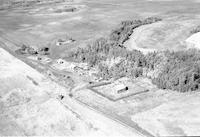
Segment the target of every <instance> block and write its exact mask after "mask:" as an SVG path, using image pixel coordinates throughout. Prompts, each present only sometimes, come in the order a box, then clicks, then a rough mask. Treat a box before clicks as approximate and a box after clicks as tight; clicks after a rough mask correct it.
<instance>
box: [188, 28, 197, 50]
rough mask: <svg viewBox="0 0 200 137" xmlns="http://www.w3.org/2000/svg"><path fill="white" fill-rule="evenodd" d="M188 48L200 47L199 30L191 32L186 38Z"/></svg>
mask: <svg viewBox="0 0 200 137" xmlns="http://www.w3.org/2000/svg"><path fill="white" fill-rule="evenodd" d="M186 43H187V44H188V48H198V49H200V32H198V33H195V34H193V35H192V36H190V37H189V38H188V39H186Z"/></svg>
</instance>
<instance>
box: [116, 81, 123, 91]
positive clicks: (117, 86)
mask: <svg viewBox="0 0 200 137" xmlns="http://www.w3.org/2000/svg"><path fill="white" fill-rule="evenodd" d="M125 88H126V86H125V85H124V84H122V83H121V84H117V85H115V86H114V89H115V90H116V91H119V90H123V89H125Z"/></svg>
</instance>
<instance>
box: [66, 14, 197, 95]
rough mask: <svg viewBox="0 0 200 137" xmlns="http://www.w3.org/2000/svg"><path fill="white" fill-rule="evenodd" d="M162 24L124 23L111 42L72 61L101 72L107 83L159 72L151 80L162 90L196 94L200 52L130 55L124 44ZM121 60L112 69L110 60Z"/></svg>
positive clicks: (81, 51) (152, 20) (89, 48)
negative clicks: (135, 33) (148, 27)
mask: <svg viewBox="0 0 200 137" xmlns="http://www.w3.org/2000/svg"><path fill="white" fill-rule="evenodd" d="M157 21H161V19H159V18H154V17H151V18H147V19H145V20H135V21H123V22H122V23H121V24H120V25H119V28H117V29H116V30H114V31H112V32H111V34H110V35H109V36H108V37H107V38H99V39H97V40H96V41H95V42H94V43H93V44H91V45H88V46H87V47H86V48H78V49H77V50H76V51H73V52H71V53H70V54H69V55H68V58H71V59H73V60H75V61H78V62H86V63H88V64H89V65H90V66H91V67H97V68H98V69H99V74H98V75H99V76H100V77H102V78H104V79H110V78H120V77H123V76H126V77H130V78H137V77H145V76H147V73H150V72H152V71H157V70H159V71H157V76H156V77H151V76H150V77H149V78H151V79H152V81H153V83H154V84H156V85H157V86H158V87H159V88H161V89H170V90H176V91H180V92H187V91H196V90H198V89H199V88H200V51H198V50H196V49H195V50H194V49H191V50H187V51H178V52H170V51H162V52H152V53H149V54H147V55H144V54H142V53H141V52H140V51H138V50H133V51H128V50H126V48H124V46H123V43H124V42H125V41H126V40H127V39H129V36H130V35H131V34H132V33H133V31H134V29H135V28H137V27H139V26H141V25H146V24H151V23H155V22H157ZM116 58H121V60H120V61H119V62H118V63H115V64H113V65H112V66H111V67H109V66H108V65H105V63H103V62H105V61H106V60H109V59H116Z"/></svg>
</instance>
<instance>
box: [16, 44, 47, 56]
mask: <svg viewBox="0 0 200 137" xmlns="http://www.w3.org/2000/svg"><path fill="white" fill-rule="evenodd" d="M15 53H17V54H19V55H38V54H39V55H49V54H50V50H49V48H48V47H42V48H40V49H34V48H32V47H30V46H27V45H24V44H23V45H22V46H21V47H20V48H19V49H17V50H16V51H15Z"/></svg>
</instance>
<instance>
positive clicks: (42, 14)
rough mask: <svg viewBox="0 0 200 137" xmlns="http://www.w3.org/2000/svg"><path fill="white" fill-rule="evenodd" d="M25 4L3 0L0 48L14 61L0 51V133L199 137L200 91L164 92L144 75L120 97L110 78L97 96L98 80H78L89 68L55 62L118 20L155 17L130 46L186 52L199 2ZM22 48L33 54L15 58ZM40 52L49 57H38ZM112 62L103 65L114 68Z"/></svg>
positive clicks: (43, 1)
mask: <svg viewBox="0 0 200 137" xmlns="http://www.w3.org/2000/svg"><path fill="white" fill-rule="evenodd" d="M12 1H15V2H14V3H12ZM28 1H29V2H27V1H26V2H25V1H23V2H22V1H21V0H9V1H7V0H1V1H0V20H1V21H0V47H3V48H4V49H6V50H7V51H9V52H10V53H12V54H13V55H14V56H16V57H14V56H12V55H10V54H9V53H8V52H7V51H5V50H4V49H2V48H0V72H1V75H0V135H1V136H6V135H9V136H10V135H19V136H20V135H24V136H30V135H32V136H34V135H38V136H41V135H44V136H58V135H63V136H80V135H81V136H83V135H85V136H142V135H143V136H176V135H177V136H187V135H188V136H191V135H196V136H198V135H200V130H199V127H200V121H199V119H200V113H199V112H200V109H199V107H198V106H199V104H200V99H199V96H200V94H199V93H198V92H196V93H193V92H191V93H182V94H181V93H178V92H175V91H169V90H161V89H158V88H157V87H156V86H155V85H153V84H152V82H151V81H150V79H148V78H143V77H141V78H137V79H135V80H133V81H131V82H130V83H128V82H127V83H125V85H126V86H128V87H129V90H128V91H127V92H125V93H122V94H116V91H117V90H116V89H115V88H113V87H114V86H115V84H113V83H114V82H113V81H112V82H110V84H107V85H104V86H102V87H101V86H100V87H96V88H94V89H95V90H97V91H98V93H97V92H94V91H92V90H91V88H89V85H90V84H91V83H93V82H94V81H95V80H96V79H95V80H94V81H92V80H91V79H92V78H91V79H90V78H89V76H88V73H89V72H90V70H88V73H87V74H85V76H81V74H82V72H86V71H84V70H83V71H79V70H77V71H74V68H76V67H77V66H78V68H79V65H80V64H81V63H77V62H76V63H75V62H74V63H72V64H73V65H72V64H70V63H69V62H70V61H71V60H67V61H66V63H59V62H58V61H59V60H58V59H63V58H64V59H65V57H66V56H67V55H68V53H69V52H70V51H72V50H75V49H77V47H83V48H84V46H86V45H88V44H89V43H92V42H94V41H95V39H97V38H99V37H106V36H107V35H108V34H110V32H111V31H112V30H113V29H115V28H116V26H117V25H119V24H120V22H121V21H124V20H136V19H145V18H147V17H151V16H154V17H159V18H161V19H162V21H159V22H156V23H152V24H148V25H141V26H140V27H138V28H136V29H134V31H133V33H132V35H131V36H130V38H129V39H128V41H126V42H125V44H124V46H125V47H126V49H128V50H134V49H137V50H140V51H142V52H143V53H144V54H146V53H149V52H151V51H162V50H175V51H178V50H184V49H187V47H188V45H187V43H186V42H185V40H186V39H187V38H188V37H190V35H191V34H190V31H191V30H192V29H193V28H194V27H196V26H198V25H200V22H199V19H200V8H199V7H200V0H190V1H188V0H99V1H97V0H96V1H94V0H64V1H63V0H56V1H53V0H39V1H35V0H28ZM32 1H33V2H32ZM18 2H19V3H18ZM59 40H61V43H62V42H63V43H64V44H60V45H59V44H57V43H58V42H59ZM72 41H73V42H72ZM22 45H26V46H28V47H29V48H30V49H31V50H32V52H34V53H33V55H28V54H24V55H23V54H22V55H20V54H17V53H16V52H15V50H17V49H19V48H20V47H22ZM41 48H49V49H48V52H49V54H47V55H41V54H40V53H37V54H36V52H39V51H40V50H39V49H41ZM30 49H29V50H30ZM34 49H37V50H36V51H34ZM25 51H26V49H25ZM17 58H18V59H17ZM19 59H20V60H23V62H22V61H20V60H19ZM115 59H116V64H117V62H118V61H117V58H115ZM61 61H62V60H61ZM24 62H25V63H24ZM114 62H115V60H114V61H112V60H111V61H104V63H105V64H106V63H107V64H108V66H109V65H110V66H111V67H112V65H113V64H115V63H114ZM27 64H28V65H27ZM74 64H75V65H74ZM77 64H78V65H77ZM83 64H84V63H83ZM86 64H87V63H86ZM71 65H72V66H71ZM30 66H31V67H30ZM83 66H84V65H83ZM72 68H73V71H71V70H72ZM94 71H96V69H95V70H94ZM39 72H40V73H39ZM87 76H88V77H87ZM88 79H89V80H88ZM98 80H99V79H97V80H96V81H98ZM96 81H95V82H96ZM99 81H101V80H99ZM95 82H94V83H95ZM115 82H116V81H115ZM89 83H90V84H89ZM95 84H96V83H95ZM98 84H99V83H98V82H97V85H98ZM143 91H148V92H143ZM99 93H100V94H99ZM109 98H112V99H109ZM113 100H114V101H113Z"/></svg>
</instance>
